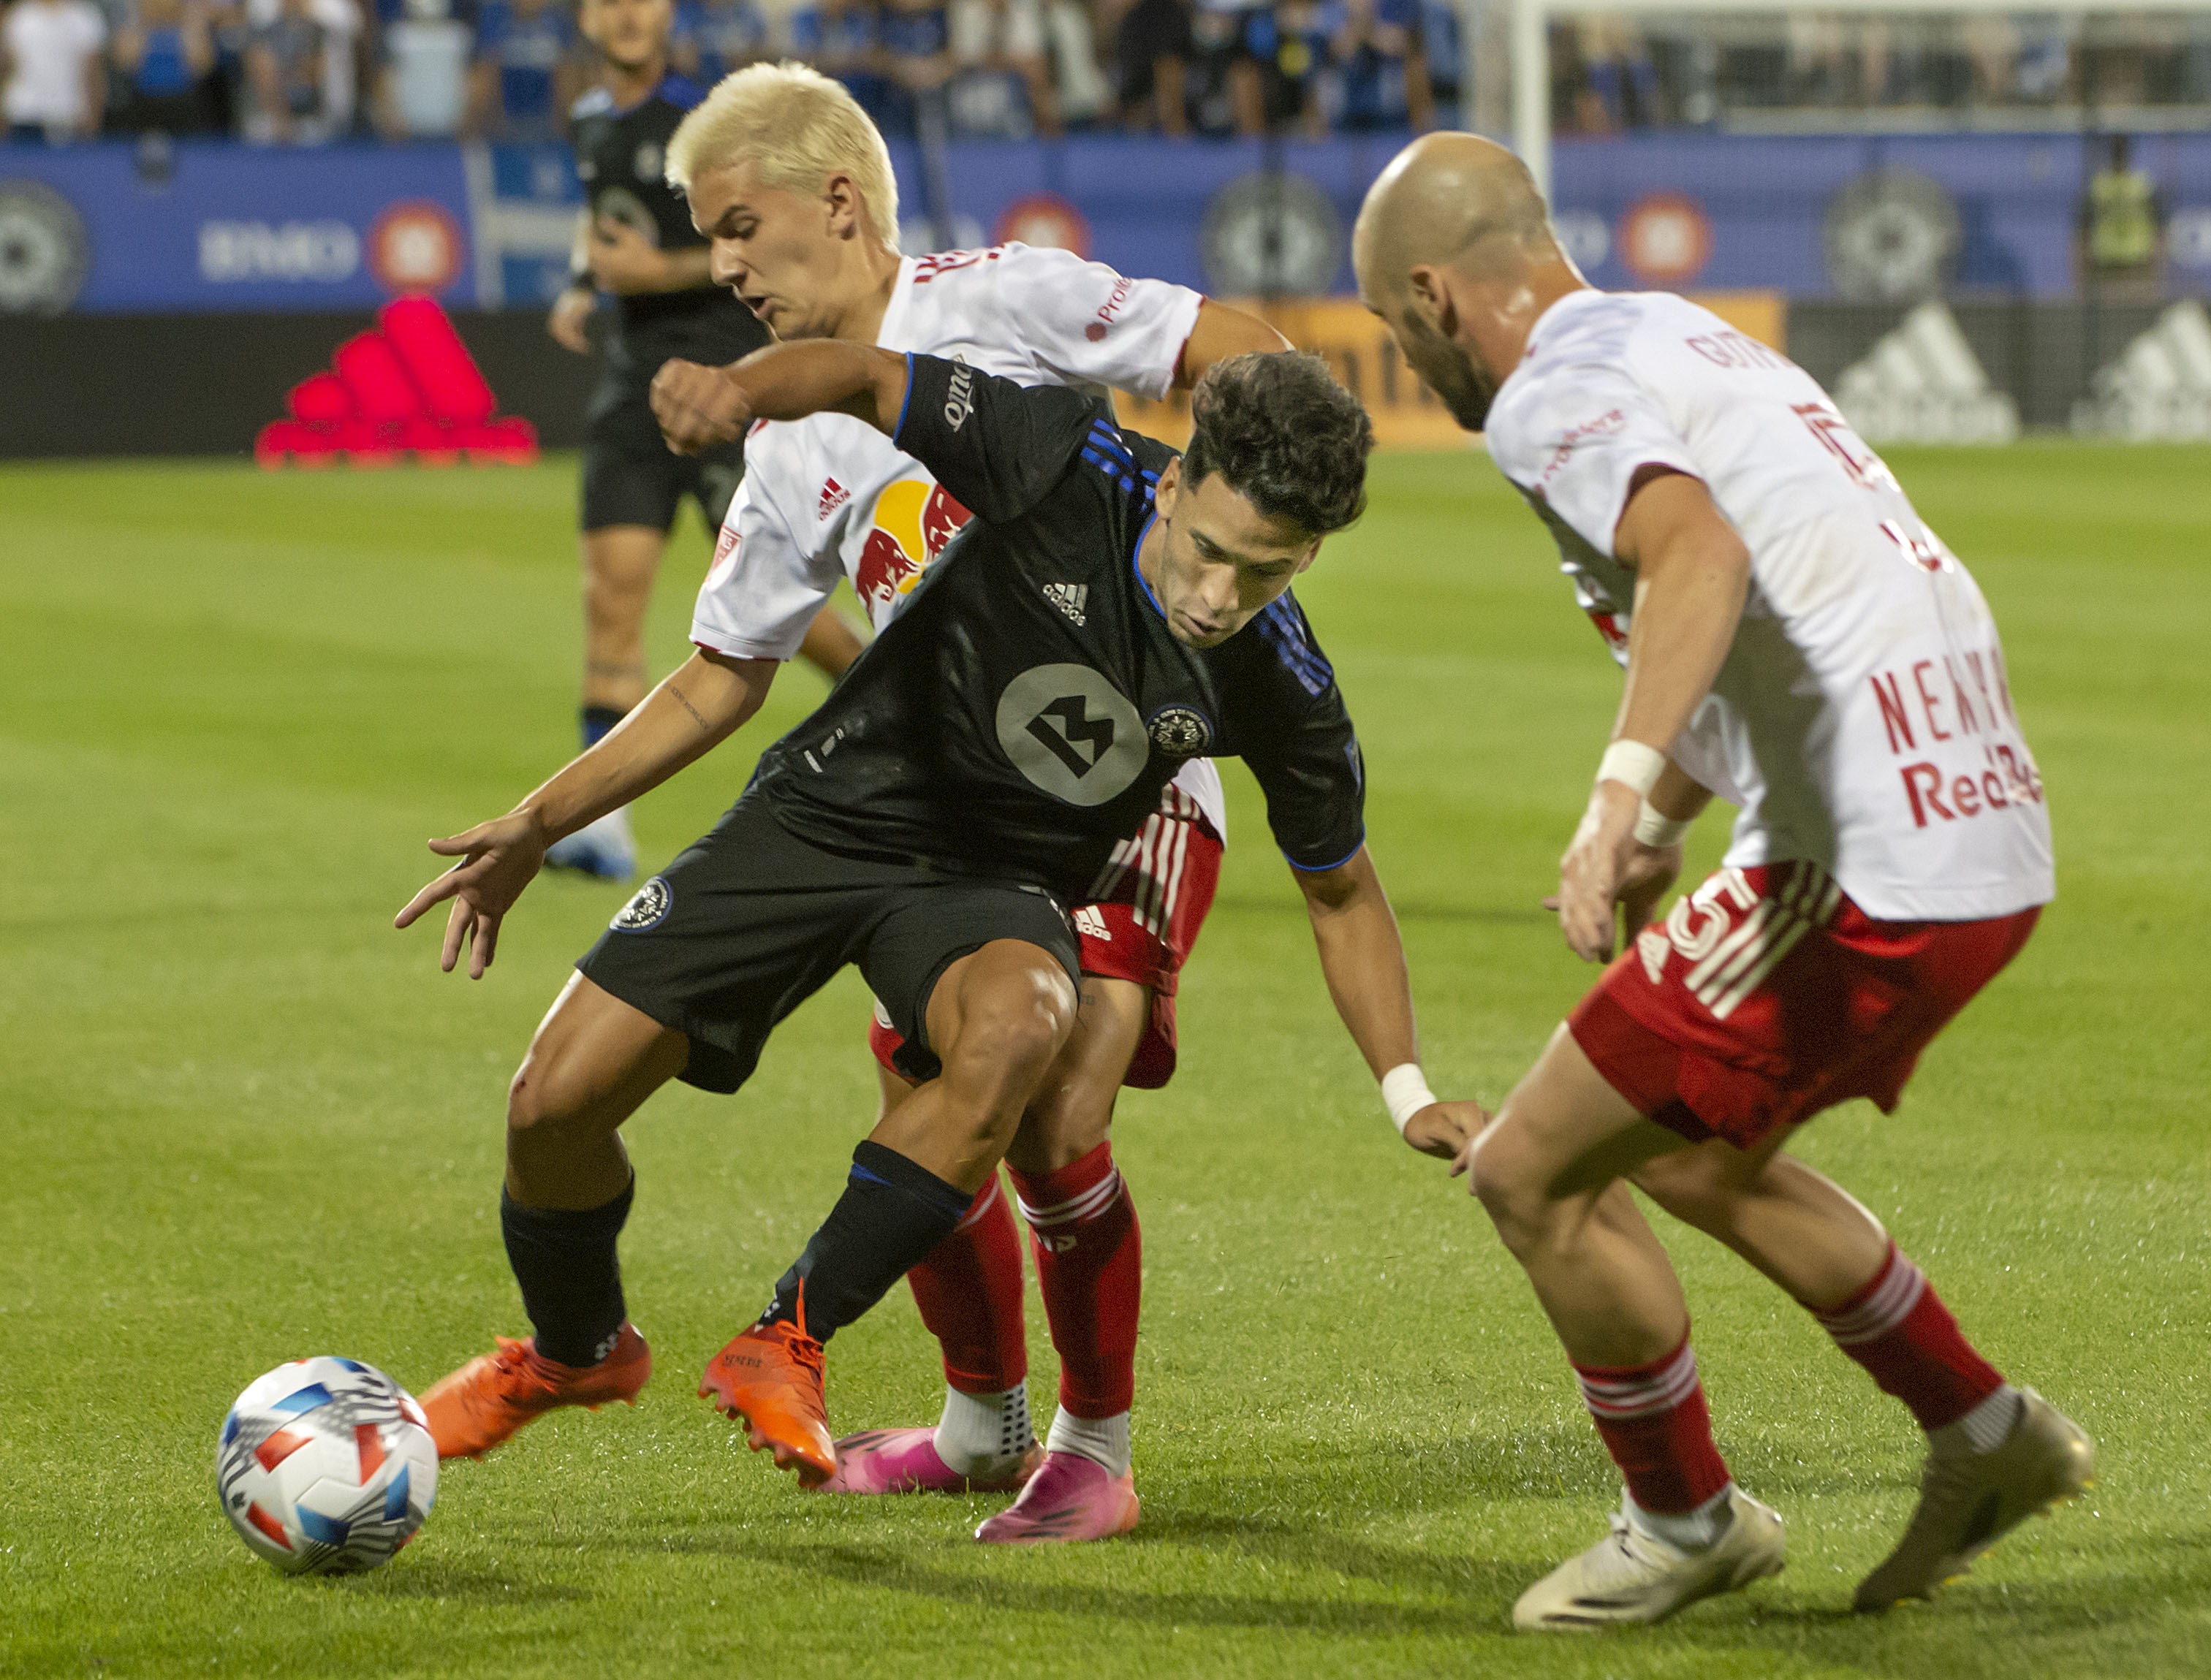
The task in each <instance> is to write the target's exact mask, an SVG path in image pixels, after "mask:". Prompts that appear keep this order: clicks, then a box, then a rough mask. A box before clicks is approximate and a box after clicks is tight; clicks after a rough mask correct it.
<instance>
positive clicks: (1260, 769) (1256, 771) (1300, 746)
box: [1221, 595, 1366, 869]
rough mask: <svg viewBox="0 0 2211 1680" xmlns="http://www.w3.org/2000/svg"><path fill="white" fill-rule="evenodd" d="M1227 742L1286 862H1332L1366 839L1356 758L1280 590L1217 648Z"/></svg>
mask: <svg viewBox="0 0 2211 1680" xmlns="http://www.w3.org/2000/svg"><path fill="white" fill-rule="evenodd" d="M1221 651H1222V652H1223V653H1225V654H1226V653H1232V652H1233V659H1232V660H1231V661H1229V662H1227V663H1228V666H1229V668H1228V669H1227V670H1226V671H1224V672H1223V673H1222V676H1223V678H1224V679H1225V680H1224V683H1223V689H1224V692H1223V694H1222V697H1221V698H1222V700H1223V702H1224V703H1225V710H1227V713H1228V717H1227V722H1228V726H1229V727H1228V742H1227V745H1228V746H1230V748H1231V749H1232V750H1233V752H1235V753H1236V754H1237V756H1238V757H1239V758H1242V759H1243V760H1244V762H1245V764H1249V765H1250V766H1251V774H1252V775H1253V776H1255V777H1257V778H1258V782H1259V788H1260V791H1261V792H1263V794H1265V795H1266V796H1267V826H1268V827H1269V828H1270V829H1272V830H1273V831H1274V834H1275V844H1276V845H1277V846H1279V847H1281V849H1282V855H1283V856H1284V857H1285V858H1287V859H1288V860H1289V863H1290V867H1292V868H1293V869H1333V868H1335V867H1336V866H1337V865H1339V864H1342V863H1348V862H1349V861H1351V860H1352V858H1353V857H1354V856H1355V855H1357V854H1358V851H1359V849H1360V847H1361V846H1362V845H1364V844H1366V760H1365V758H1363V757H1362V756H1361V755H1360V750H1359V736H1358V734H1357V733H1356V732H1355V731H1354V729H1353V728H1352V727H1351V714H1350V713H1349V712H1348V711H1347V710H1344V704H1343V695H1342V691H1340V690H1339V689H1338V688H1337V687H1336V673H1335V671H1334V669H1333V668H1330V665H1329V662H1328V659H1327V657H1326V656H1324V654H1323V653H1322V652H1321V650H1320V644H1318V643H1317V642H1315V641H1314V640H1313V635H1312V626H1311V625H1309V624H1307V623H1306V622H1305V613H1304V612H1303V611H1302V610H1300V609H1299V606H1298V603H1297V600H1296V598H1295V597H1294V596H1293V595H1283V596H1282V598H1281V600H1279V601H1275V603H1274V604H1273V605H1272V606H1270V607H1268V608H1267V610H1266V611H1265V612H1263V613H1260V614H1259V616H1258V617H1257V618H1256V619H1252V620H1251V623H1250V624H1249V625H1245V628H1244V629H1243V630H1242V631H1241V632H1239V633H1238V635H1237V636H1236V638H1234V639H1233V641H1231V642H1229V643H1228V644H1226V646H1224V647H1223V649H1222V650H1221Z"/></svg>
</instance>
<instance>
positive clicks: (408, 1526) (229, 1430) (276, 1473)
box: [215, 1358, 438, 1575]
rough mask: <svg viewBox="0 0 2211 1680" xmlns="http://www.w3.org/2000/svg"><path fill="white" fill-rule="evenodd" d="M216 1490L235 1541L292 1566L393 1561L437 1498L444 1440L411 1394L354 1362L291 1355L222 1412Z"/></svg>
mask: <svg viewBox="0 0 2211 1680" xmlns="http://www.w3.org/2000/svg"><path fill="white" fill-rule="evenodd" d="M215 1491H216V1492H217V1493H218V1494H219V1495H220V1496H221V1499H222V1510H223V1514H224V1515H225V1516H227V1517H228V1518H229V1519H230V1526H232V1527H233V1528H235V1529H236V1530H237V1531H238V1538H239V1539H241V1540H243V1541H245V1544H247V1545H248V1546H249V1547H251V1549H252V1550H253V1551H255V1552H256V1553H257V1554H258V1555H259V1556H263V1557H265V1558H267V1559H268V1560H269V1562H271V1563H273V1564H275V1565H276V1567H277V1568H279V1569H281V1570H282V1571H283V1572H284V1573H285V1574H288V1575H338V1574H352V1573H353V1572H354V1571H355V1570H360V1569H373V1568H376V1567H377V1565H379V1563H388V1562H391V1556H392V1554H393V1553H395V1552H397V1550H399V1549H400V1547H402V1546H403V1545H405V1544H407V1543H408V1541H409V1540H411V1539H413V1538H415V1530H416V1529H418V1528H420V1527H421V1526H422V1519H423V1518H425V1517H427V1516H428V1515H429V1514H430V1502H431V1501H433V1499H435V1498H436V1497H437V1496H438V1447H437V1443H436V1442H435V1441H432V1440H431V1439H430V1429H429V1424H428V1423H427V1420H426V1419H425V1418H424V1417H423V1416H422V1408H421V1406H419V1405H415V1397H414V1396H413V1395H412V1394H410V1393H408V1392H407V1391H406V1390H405V1389H403V1388H402V1387H400V1386H399V1385H398V1384H397V1383H396V1382H394V1381H392V1380H391V1378H390V1377H388V1376H386V1375H385V1374H384V1373H383V1372H382V1371H379V1370H378V1369H376V1368H375V1367H374V1366H373V1365H364V1364H362V1363H360V1361H358V1360H354V1359H335V1358H318V1359H294V1361H293V1362H292V1363H290V1364H288V1365H279V1366H278V1367H277V1368H276V1369H275V1370H273V1371H271V1372H270V1373H269V1375H266V1376H264V1377H261V1378H259V1379H257V1381H254V1382H252V1383H251V1384H249V1385H248V1386H247V1387H246V1390H245V1393H243V1394H240V1395H239V1397H238V1400H237V1403H236V1404H235V1405H233V1406H232V1407H231V1409H230V1416H228V1417H226V1418H224V1419H223V1420H222V1440H221V1443H220V1444H219V1445H218V1446H217V1447H215Z"/></svg>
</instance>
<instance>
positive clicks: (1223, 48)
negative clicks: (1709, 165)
mask: <svg viewBox="0 0 2211 1680" xmlns="http://www.w3.org/2000/svg"><path fill="white" fill-rule="evenodd" d="M573 5H574V0H9V3H8V4H7V5H6V8H5V11H4V14H0V87H3V88H4V94H0V101H4V108H5V117H6V131H7V134H8V136H9V138H10V139H13V140H18V141H33V142H44V143H50V144H64V143H68V142H71V141H75V140H80V139H85V138H90V137H93V136H97V135H99V134H101V133H104V132H105V133H116V132H121V133H134V132H144V131H147V130H163V131H166V132H168V133H172V134H188V135H190V134H223V133H228V134H234V135H237V136H240V137H242V138H244V139H245V140H248V141H253V142H265V143H303V144H311V143H315V142H321V141H326V140H332V139H337V138H342V137H348V136H351V137H360V136H369V135H376V136H383V137H385V138H387V139H395V140H397V139H410V138H445V137H452V136H459V137H463V138H483V139H496V140H514V141H534V140H548V139H554V138H558V137H559V136H560V134H561V132H562V130H563V128H564V125H565V122H566V112H567V109H568V106H569V103H570V101H571V100H572V97H573V95H574V94H576V93H578V91H580V90H581V88H583V87H584V86H585V83H586V82H588V81H589V80H590V78H591V50H590V48H589V47H588V45H585V43H584V42H583V41H582V40H581V39H580V38H579V37H578V33H577V30H576V26H575V21H574V15H573ZM1507 10H1508V7H1507V6H1506V5H1505V0H679V3H678V5H677V19H678V21H677V40H678V47H677V54H678V67H679V68H680V69H682V70H683V71H684V72H685V73H687V74H689V75H692V76H697V77H702V78H706V79H713V78H718V77H719V76H723V75H724V74H726V73H727V72H729V71H730V70H732V69H737V68H739V67H741V66H742V65H744V64H748V63H753V62H754V61H756V60H759V59H761V58H784V57H790V58H798V59H803V60H804V61H806V62H808V63H813V64H815V65H817V66H818V67H820V68H821V69H825V70H827V71H828V72H830V73H831V74H833V75H834V76H838V77H839V79H840V80H842V81H844V82H845V83H846V85H848V86H849V87H851V88H852V90H853V92H854V93H855V94H857V96H858V98H859V100H860V101H861V103H862V104H863V106H866V107H867V109H868V110H869V113H870V114H871V115H872V116H874V117H875V119H876V121H877V122H878V123H879V124H881V126H882V127H883V128H884V129H886V130H888V131H891V132H893V133H900V132H911V131H912V130H913V129H914V127H915V126H916V124H917V123H923V122H927V121H929V120H930V119H931V118H932V117H934V118H938V119H941V120H942V123H943V124H944V126H945V128H946V129H947V130H948V131H950V132H952V133H954V134H960V135H965V136H1009V137H1021V136H1027V135H1030V134H1042V135H1045V136H1051V135H1056V134H1058V133H1060V132H1062V131H1063V130H1066V129H1069V128H1073V129H1097V128H1117V127H1118V128H1126V129H1131V130H1156V131H1159V132H1161V133H1165V134H1167V135H1170V136H1183V135H1187V134H1191V133H1205V134H1240V135H1253V134H1258V133H1262V132H1266V131H1269V130H1271V131H1274V132H1278V133H1279V132H1290V133H1303V134H1306V135H1313V136H1318V135H1320V134H1324V133H1326V132H1328V131H1330V130H1396V129H1403V128H1411V129H1414V130H1424V129H1427V128H1429V127H1433V126H1435V125H1436V124H1438V123H1439V121H1450V120H1456V121H1458V122H1461V123H1469V122H1471V123H1473V124H1475V125H1477V126H1486V127H1496V126H1499V125H1501V124H1502V122H1503V120H1504V112H1503V111H1502V110H1501V108H1499V100H1501V96H1502V89H1503V87H1504V58H1505V41H1504V35H1503V29H1504V22H1505V14H1506V12H1507ZM1552 63H1553V66H1554V87H1553V90H1552V91H1553V108H1554V113H1555V116H1556V119H1557V123H1558V126H1559V127H1560V129H1561V130H1565V131H1567V132H1578V133H1585V134H1602V133H1608V132H1614V131H1617V130H1623V129H1630V128H1643V127H1653V126H1672V125H1680V124H1708V123H1712V122H1716V121H1718V120H1721V119H1722V118H1723V117H1727V116H1730V115H1739V114H1742V113H1746V112H1777V111H1784V110H1797V111H1803V112H1813V113H1829V114H1843V115H1845V116H1851V115H1855V116H1856V117H1857V118H1861V119H1862V118H1864V117H1865V116H1866V115H1867V114H1868V113H1874V114H1875V115H1878V114H1879V113H1881V112H1895V113H1911V112H1929V113H1945V112H1947V113H1958V112H1972V111H1977V110H1996V111H2013V112H2017V111H2020V110H2032V108H2034V107H2037V106H2045V107H2046V106H2060V105H2064V104H2067V103H2069V102H2076V101H2079V100H2083V99H2092V100H2095V101H2097V102H2099V103H2101V104H2104V105H2107V106H2168V107H2170V106H2196V107H2199V108H2211V11H2199V12H2196V13H2193V14H2175V15H2156V16H2153V15H2144V16H2142V17H2139V18H2125V19H2116V20H2114V19H2108V18H2105V19H2099V20H2084V19H2083V18H2081V16H2080V15H2063V14H2059V13H2055V12H2049V13H2019V14H1982V15H1959V14H1942V13H1938V12H1933V11H1929V12H1923V13H1911V14H1897V15H1887V16H1879V17H1872V18H1868V17H1863V16H1859V17H1842V16H1838V15H1823V14H1820V13H1818V12H1816V11H1797V12H1785V11H1783V10H1780V9H1777V10H1776V11H1775V12H1773V13H1772V14H1771V15H1755V16H1749V15H1731V14H1730V15H1719V14H1711V13H1704V14H1699V13H1697V12H1694V11H1684V12H1681V13H1679V14H1660V15H1638V16H1637V17H1634V18H1630V17H1626V16H1622V15H1605V14H1602V13H1591V14H1589V15H1584V16H1581V17H1578V18H1574V19H1571V20H1567V21H1560V22H1559V23H1558V24H1556V25H1555V26H1554V30H1553V53H1552ZM1463 83H1464V84H1465V86H1464V88H1463V89H1462V84H1463ZM1462 91H1464V94H1465V104H1464V105H1463V106H1462V104H1461V96H1462Z"/></svg>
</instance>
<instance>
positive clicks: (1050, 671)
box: [998, 665, 1152, 806]
mask: <svg viewBox="0 0 2211 1680" xmlns="http://www.w3.org/2000/svg"><path fill="white" fill-rule="evenodd" d="M998 745H999V746H1002V747H1003V748H1004V749H1005V752H1006V756H1007V757H1008V758H1010V759H1012V760H1013V762H1014V768H1015V770H1018V771H1021V774H1022V775H1023V776H1025V777H1027V778H1028V779H1029V780H1030V781H1031V782H1032V783H1035V784H1036V785H1037V786H1038V787H1039V788H1041V789H1044V790H1045V792H1046V793H1048V794H1050V795H1051V796H1052V797H1053V798H1054V799H1057V800H1063V801H1066V802H1067V803H1068V804H1069V805H1082V806H1090V805H1103V804H1105V802H1106V801H1108V800H1111V799H1113V798H1116V797H1118V795H1121V794H1124V793H1126V792H1127V791H1128V789H1129V786H1130V783H1133V782H1134V781H1135V780H1136V777H1138V775H1140V774H1141V773H1142V771H1143V768H1144V765H1145V764H1146V762H1147V761H1148V760H1149V758H1151V756H1152V742H1151V737H1150V736H1149V735H1148V734H1146V733H1145V731H1144V720H1143V718H1142V716H1141V715H1139V714H1138V712H1137V710H1136V707H1135V706H1133V705H1131V704H1130V702H1129V698H1128V696H1126V695H1125V694H1124V693H1122V692H1121V691H1120V690H1119V689H1118V688H1116V687H1114V686H1113V685H1112V683H1110V682H1108V681H1107V680H1105V677H1104V676H1103V675H1102V674H1099V672H1096V671H1093V670H1092V669H1091V668H1090V667H1088V666H1087V665H1039V666H1035V667H1033V668H1031V669H1029V670H1027V671H1024V672H1022V673H1021V675H1019V676H1018V677H1015V679H1014V680H1012V681H1011V682H1009V683H1008V684H1007V685H1006V692H1004V693H1003V694H1002V695H1000V696H999V697H998Z"/></svg>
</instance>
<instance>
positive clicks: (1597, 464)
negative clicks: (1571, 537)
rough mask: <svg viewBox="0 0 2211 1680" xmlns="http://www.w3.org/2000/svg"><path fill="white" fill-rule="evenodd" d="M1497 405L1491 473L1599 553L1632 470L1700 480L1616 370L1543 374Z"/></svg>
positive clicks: (1677, 438)
mask: <svg viewBox="0 0 2211 1680" xmlns="http://www.w3.org/2000/svg"><path fill="white" fill-rule="evenodd" d="M1499 408H1503V409H1505V413H1503V414H1496V413H1493V414H1492V416H1491V426H1490V430H1489V432H1488V443H1489V450H1490V454H1491V455H1492V456H1493V457H1494V458H1495V460H1496V462H1497V464H1498V467H1499V469H1500V470H1501V471H1503V473H1504V474H1505V476H1506V477H1507V478H1509V479H1511V480H1512V481H1513V482H1514V483H1515V484H1517V485H1518V486H1520V487H1521V488H1522V489H1523V490H1524V491H1526V492H1527V493H1529V494H1530V495H1533V496H1539V497H1541V498H1542V499H1543V501H1544V503H1545V504H1546V505H1548V507H1549V508H1550V510H1551V511H1552V512H1553V513H1554V514H1555V515H1557V516H1558V517H1560V519H1562V520H1564V521H1565V522H1566V523H1567V524H1568V525H1569V526H1571V527H1572V529H1573V531H1574V534H1575V535H1577V536H1578V537H1580V538H1581V539H1582V541H1584V542H1586V543H1588V544H1589V545H1590V547H1592V548H1595V549H1596V551H1597V552H1598V553H1601V554H1609V553H1612V552H1613V547H1612V545H1613V538H1614V533H1615V532H1617V530H1618V529H1619V527H1620V515H1621V514H1622V513H1623V512H1625V511H1626V507H1627V493H1628V491H1629V489H1630V488H1631V487H1632V486H1633V483H1634V481H1635V474H1636V473H1637V472H1638V471H1639V470H1640V469H1641V468H1645V467H1649V466H1658V467H1667V468H1673V469H1674V470H1675V471H1676V472H1682V473H1687V474H1689V476H1690V477H1692V478H1702V477H1703V476H1704V474H1703V472H1702V471H1701V470H1700V469H1699V468H1698V466H1697V464H1696V462H1694V461H1693V459H1692V458H1691V457H1690V455H1689V449H1688V445H1687V444H1686V443H1684V442H1683V441H1682V439H1681V435H1680V434H1679V433H1678V432H1675V429H1674V426H1673V423H1672V421H1671V420H1669V419H1668V418H1667V416H1666V412H1665V410H1664V409H1663V408H1662V407H1660V405H1659V403H1658V401H1657V398H1656V397H1654V396H1652V395H1651V393H1650V392H1649V391H1648V390H1645V388H1644V387H1643V385H1642V384H1640V383H1639V381H1638V380H1637V379H1636V378H1635V377H1634V376H1633V374H1631V373H1629V372H1626V370H1624V369H1623V368H1621V367H1620V366H1616V365H1614V366H1605V365H1602V364H1592V363H1589V362H1566V363H1561V364H1559V365H1557V366H1553V367H1550V368H1547V369H1546V370H1545V371H1544V375H1543V377H1542V379H1541V380H1540V381H1538V382H1536V384H1533V385H1531V386H1530V387H1527V388H1524V389H1522V390H1515V391H1514V392H1513V393H1512V401H1511V403H1510V405H1509V406H1508V405H1506V404H1505V403H1499Z"/></svg>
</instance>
